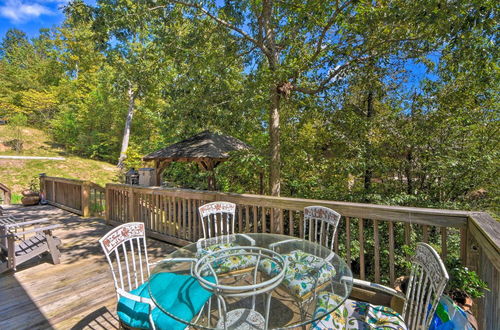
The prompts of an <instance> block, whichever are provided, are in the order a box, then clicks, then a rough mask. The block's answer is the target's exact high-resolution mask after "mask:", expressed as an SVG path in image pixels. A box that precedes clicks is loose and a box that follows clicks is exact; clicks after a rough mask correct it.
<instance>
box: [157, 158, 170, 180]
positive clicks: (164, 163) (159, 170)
mask: <svg viewBox="0 0 500 330" xmlns="http://www.w3.org/2000/svg"><path fill="white" fill-rule="evenodd" d="M169 164H170V162H169V161H165V160H163V161H160V160H155V175H156V183H155V184H156V185H157V186H160V187H161V179H162V177H163V172H164V171H165V169H166V168H167V166H168V165H169Z"/></svg>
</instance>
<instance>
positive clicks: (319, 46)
mask: <svg viewBox="0 0 500 330" xmlns="http://www.w3.org/2000/svg"><path fill="white" fill-rule="evenodd" d="M351 3H352V0H347V1H346V2H344V3H343V4H342V6H340V7H339V6H338V5H337V8H336V9H335V12H334V13H333V15H332V17H330V19H329V20H328V22H327V23H326V25H325V26H324V27H323V30H322V31H321V34H320V36H319V39H318V43H317V44H316V50H315V51H314V53H313V55H312V56H311V59H310V60H309V63H313V62H314V61H315V60H316V59H317V58H318V56H319V54H320V53H321V49H322V47H323V41H324V40H325V36H326V34H327V33H328V30H330V28H331V27H332V26H333V24H334V23H335V20H336V19H337V16H338V15H339V14H340V12H342V11H343V10H344V9H345V8H346V7H347V6H348V5H349V4H351ZM337 4H338V3H337Z"/></svg>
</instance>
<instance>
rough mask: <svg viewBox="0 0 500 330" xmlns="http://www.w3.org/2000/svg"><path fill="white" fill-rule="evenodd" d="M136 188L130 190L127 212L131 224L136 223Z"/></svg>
mask: <svg viewBox="0 0 500 330" xmlns="http://www.w3.org/2000/svg"><path fill="white" fill-rule="evenodd" d="M134 206H135V205H134V188H132V187H129V188H128V206H127V207H128V210H127V215H128V221H129V222H134V221H135V209H134Z"/></svg>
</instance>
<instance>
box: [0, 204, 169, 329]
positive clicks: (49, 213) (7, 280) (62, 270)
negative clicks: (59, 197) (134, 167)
mask: <svg viewBox="0 0 500 330" xmlns="http://www.w3.org/2000/svg"><path fill="white" fill-rule="evenodd" d="M6 213H8V214H12V215H20V216H25V217H27V218H29V219H30V220H36V219H38V218H43V217H50V218H51V219H54V223H60V224H63V227H62V228H60V229H58V230H56V231H55V235H56V236H57V237H59V238H60V239H61V240H62V246H61V254H62V255H61V263H60V264H59V265H53V264H52V263H51V261H50V257H49V256H46V257H43V258H38V259H35V260H33V261H32V262H28V263H26V264H23V265H21V267H20V268H19V269H18V270H17V272H15V273H13V272H9V273H4V274H0V329H1V330H7V329H16V330H17V329H117V328H118V322H117V317H116V314H115V307H116V296H115V291H114V287H113V280H112V278H111V273H110V272H109V268H108V264H107V262H106V259H105V257H104V254H103V253H102V251H101V248H100V246H99V243H98V239H99V238H100V237H101V236H103V235H104V233H106V232H107V231H108V230H109V229H110V227H109V226H106V225H105V224H104V221H103V220H102V219H97V218H81V217H79V216H76V215H74V214H72V213H69V212H66V211H63V210H61V209H58V208H55V207H52V206H32V207H22V206H8V207H7V208H6ZM174 249H175V247H174V246H172V245H168V244H166V243H163V242H160V241H156V240H152V239H148V250H149V255H150V258H151V259H152V261H154V260H157V259H160V258H162V257H164V256H165V255H166V254H168V253H170V252H172V251H173V250H174Z"/></svg>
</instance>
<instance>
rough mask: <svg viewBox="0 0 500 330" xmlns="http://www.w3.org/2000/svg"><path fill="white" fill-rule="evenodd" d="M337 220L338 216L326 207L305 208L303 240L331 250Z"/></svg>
mask: <svg viewBox="0 0 500 330" xmlns="http://www.w3.org/2000/svg"><path fill="white" fill-rule="evenodd" d="M339 220H340V214H338V213H337V212H335V211H334V210H332V209H329V208H327V207H323V206H308V207H305V208H304V234H303V238H304V239H308V240H309V241H311V242H316V243H318V244H321V245H323V246H326V247H328V248H330V249H332V250H333V241H334V240H335V232H336V231H337V226H338V224H339Z"/></svg>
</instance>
